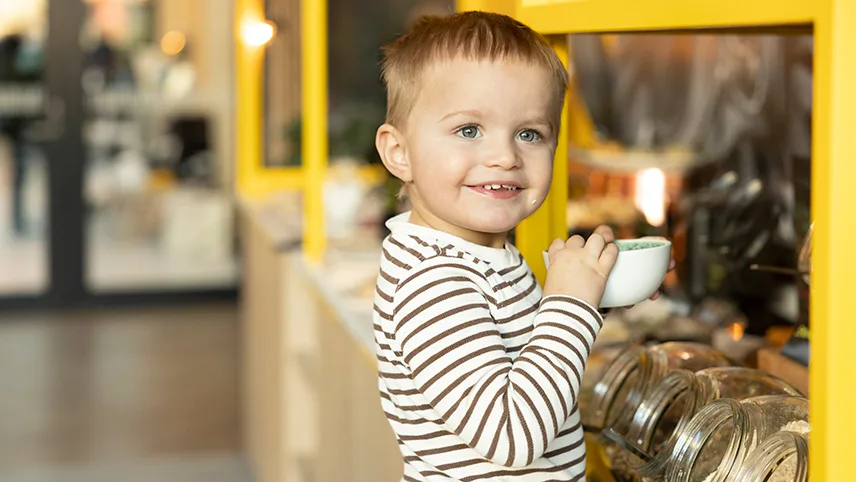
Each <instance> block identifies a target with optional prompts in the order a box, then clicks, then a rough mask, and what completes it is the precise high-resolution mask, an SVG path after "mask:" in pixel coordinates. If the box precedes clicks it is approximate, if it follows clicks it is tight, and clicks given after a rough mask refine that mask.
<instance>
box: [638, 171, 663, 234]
mask: <svg viewBox="0 0 856 482" xmlns="http://www.w3.org/2000/svg"><path fill="white" fill-rule="evenodd" d="M635 204H636V207H637V208H639V210H640V211H642V214H644V215H645V220H647V221H648V224H650V225H651V226H655V227H656V226H662V225H663V223H664V222H666V174H664V173H663V171H662V170H660V169H657V168H651V169H645V170H643V171H640V172H639V173H638V174H636V198H635Z"/></svg>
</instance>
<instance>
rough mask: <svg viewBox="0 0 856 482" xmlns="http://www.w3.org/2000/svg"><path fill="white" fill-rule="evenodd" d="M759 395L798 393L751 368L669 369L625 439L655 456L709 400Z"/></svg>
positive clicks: (735, 398)
mask: <svg viewBox="0 0 856 482" xmlns="http://www.w3.org/2000/svg"><path fill="white" fill-rule="evenodd" d="M762 395H791V396H797V397H799V396H802V393H800V392H799V390H797V389H796V388H794V387H793V386H791V385H790V384H789V383H787V382H785V381H784V380H781V379H779V378H777V377H775V376H773V375H770V374H769V373H767V372H764V371H761V370H756V369H753V368H743V367H714V368H705V369H703V370H699V371H697V372H695V373H693V372H691V371H689V370H682V369H677V370H672V371H671V372H670V373H669V374H667V375H666V376H665V377H664V378H663V379H662V380H661V381H660V382H659V383H658V384H657V385H656V387H655V388H654V389H653V390H652V391H651V393H650V394H649V395H648V396H646V397H645V399H644V400H643V401H642V403H641V404H640V406H639V410H637V411H636V413H635V414H634V416H633V421H632V422H631V424H630V427H629V429H628V431H627V440H628V441H629V442H631V443H633V444H634V445H636V446H637V447H639V448H640V449H642V451H643V452H648V453H650V454H652V455H655V456H656V455H657V454H658V453H660V452H661V451H662V450H663V449H664V447H665V446H666V444H667V443H669V441H670V440H672V441H673V437H672V435H673V434H674V433H676V432H679V431H680V430H681V429H682V428H683V427H684V426H685V425H686V424H687V423H688V422H689V421H690V419H691V418H692V417H693V415H695V414H696V412H698V411H699V410H700V409H701V408H702V407H704V406H705V405H707V404H708V403H710V402H712V401H713V400H716V399H718V398H731V399H734V400H744V399H747V398H752V397H758V396H762Z"/></svg>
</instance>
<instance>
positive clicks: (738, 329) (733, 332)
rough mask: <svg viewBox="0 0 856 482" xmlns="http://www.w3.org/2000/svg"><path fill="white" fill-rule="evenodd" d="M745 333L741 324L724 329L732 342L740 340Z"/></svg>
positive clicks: (734, 324) (733, 324) (744, 328)
mask: <svg viewBox="0 0 856 482" xmlns="http://www.w3.org/2000/svg"><path fill="white" fill-rule="evenodd" d="M745 332H746V327H745V326H744V324H743V323H732V324H730V325H728V326H727V327H726V328H725V333H726V334H727V335H728V336H729V337H731V339H732V340H734V341H740V340H742V339H743V334H744V333H745Z"/></svg>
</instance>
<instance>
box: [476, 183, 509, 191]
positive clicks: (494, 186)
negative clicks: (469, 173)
mask: <svg viewBox="0 0 856 482" xmlns="http://www.w3.org/2000/svg"><path fill="white" fill-rule="evenodd" d="M482 187H483V188H485V189H487V190H488V191H491V190H497V189H508V190H509V191H516V190H517V186H506V185H503V184H486V185H484V186H482Z"/></svg>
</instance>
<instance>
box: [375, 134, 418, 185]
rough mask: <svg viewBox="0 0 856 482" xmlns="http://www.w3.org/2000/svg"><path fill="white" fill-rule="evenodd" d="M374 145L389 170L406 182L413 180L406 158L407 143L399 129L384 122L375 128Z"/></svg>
mask: <svg viewBox="0 0 856 482" xmlns="http://www.w3.org/2000/svg"><path fill="white" fill-rule="evenodd" d="M375 147H377V152H378V154H380V159H381V161H383V165H384V166H386V168H387V170H389V172H390V173H391V174H392V175H393V176H395V177H397V178H399V179H401V180H402V181H403V182H405V183H408V182H410V181H412V180H413V175H412V173H411V169H410V161H409V160H408V158H407V145H406V144H405V141H404V136H403V135H402V133H401V131H399V130H398V129H396V128H395V127H393V126H392V125H390V124H384V125H382V126H380V127H379V128H378V130H377V135H376V136H375Z"/></svg>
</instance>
